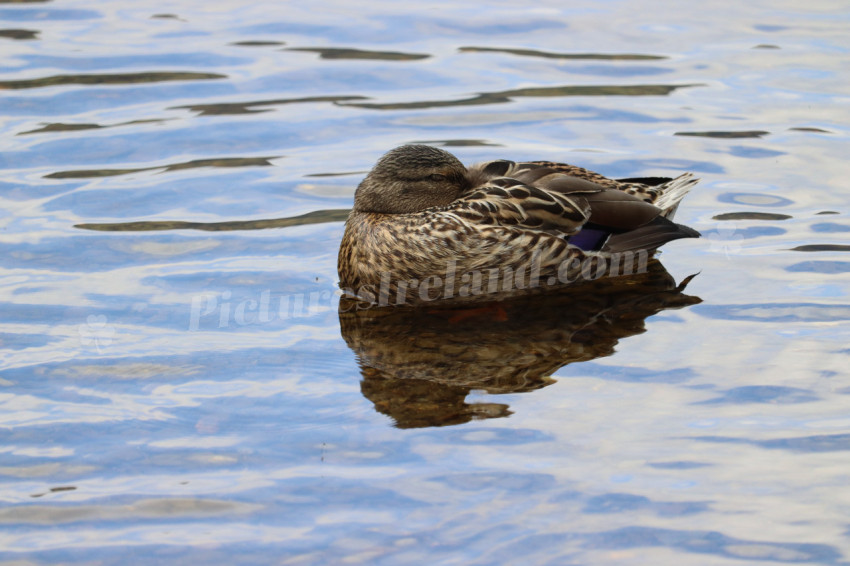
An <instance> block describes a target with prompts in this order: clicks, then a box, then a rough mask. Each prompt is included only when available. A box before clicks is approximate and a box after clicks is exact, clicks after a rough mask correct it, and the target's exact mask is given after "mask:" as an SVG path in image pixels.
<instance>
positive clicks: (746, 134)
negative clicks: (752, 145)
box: [675, 130, 770, 139]
mask: <svg viewBox="0 0 850 566" xmlns="http://www.w3.org/2000/svg"><path fill="white" fill-rule="evenodd" d="M675 135H677V136H694V137H700V138H729V139H737V138H761V137H764V136H767V135H770V132H765V131H764V130H744V131H738V132H723V131H716V132H676V134H675Z"/></svg>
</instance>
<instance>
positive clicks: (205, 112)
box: [168, 96, 369, 116]
mask: <svg viewBox="0 0 850 566" xmlns="http://www.w3.org/2000/svg"><path fill="white" fill-rule="evenodd" d="M345 100H369V98H368V97H366V96H307V97H304V98H277V99H273V100H252V101H248V102H218V103H213V104H189V105H186V106H171V107H170V108H168V110H191V111H192V112H197V113H198V116H218V115H223V114H255V113H258V112H269V110H270V109H269V108H256V107H257V106H278V105H281V104H298V103H304V102H334V103H336V102H340V101H345Z"/></svg>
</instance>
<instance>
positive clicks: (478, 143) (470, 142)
mask: <svg viewBox="0 0 850 566" xmlns="http://www.w3.org/2000/svg"><path fill="white" fill-rule="evenodd" d="M410 143H424V144H428V145H438V146H442V147H504V146H502V144H500V143H491V142H489V141H487V140H478V139H457V140H415V141H412V142H410Z"/></svg>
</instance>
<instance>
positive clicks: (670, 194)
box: [652, 173, 699, 219]
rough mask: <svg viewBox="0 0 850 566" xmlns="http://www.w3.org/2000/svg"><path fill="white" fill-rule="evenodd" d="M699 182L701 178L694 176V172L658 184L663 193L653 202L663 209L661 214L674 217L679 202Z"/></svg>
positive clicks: (665, 216) (669, 217) (670, 217)
mask: <svg viewBox="0 0 850 566" xmlns="http://www.w3.org/2000/svg"><path fill="white" fill-rule="evenodd" d="M697 182H699V179H697V178H696V177H694V175H693V173H685V174H684V175H679V176H678V177H676V178H675V179H673V180H671V181H668V182H666V183H664V184H663V185H659V186H658V188H659V189H660V193H661V194H659V195H658V198H657V199H655V202H653V203H652V204H654V205H655V206H657V207H658V208H660V209H661V210H662V213H661V215H662V216H664V218H668V219H672V218H673V216H674V215H675V214H676V209H677V208H679V203H680V202H682V199H683V198H685V195H686V194H688V192H689V191H690V190H691V188H692V187H693V186H694V185H696V184H697Z"/></svg>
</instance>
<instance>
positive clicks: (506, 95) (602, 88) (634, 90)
mask: <svg viewBox="0 0 850 566" xmlns="http://www.w3.org/2000/svg"><path fill="white" fill-rule="evenodd" d="M694 86H702V85H701V84H685V85H581V86H553V87H537V88H520V89H515V90H504V91H500V92H485V93H481V94H478V95H476V96H473V97H470V98H461V99H455V100H425V101H416V102H389V103H371V102H359V103H350V104H340V103H338V102H337V103H335V104H337V106H353V107H356V108H370V109H374V110H416V109H421V108H443V107H447V106H477V105H482V104H503V103H505V102H511V101H512V100H513V98H515V97H550V96H665V95H668V94H670V93H671V92H673V91H674V90H676V89H680V88H689V87H694Z"/></svg>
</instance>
